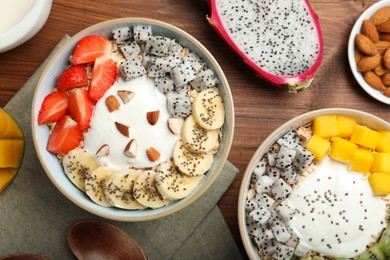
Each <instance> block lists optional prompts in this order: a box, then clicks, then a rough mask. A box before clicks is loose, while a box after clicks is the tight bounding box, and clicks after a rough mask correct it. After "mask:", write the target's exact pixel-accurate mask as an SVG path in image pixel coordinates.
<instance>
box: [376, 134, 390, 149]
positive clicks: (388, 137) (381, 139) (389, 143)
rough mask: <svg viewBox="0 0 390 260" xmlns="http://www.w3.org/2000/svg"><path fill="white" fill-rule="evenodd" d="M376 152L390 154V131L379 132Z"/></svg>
mask: <svg viewBox="0 0 390 260" xmlns="http://www.w3.org/2000/svg"><path fill="white" fill-rule="evenodd" d="M375 150H376V151H377V152H382V153H390V131H379V136H378V140H377V142H376V147H375Z"/></svg>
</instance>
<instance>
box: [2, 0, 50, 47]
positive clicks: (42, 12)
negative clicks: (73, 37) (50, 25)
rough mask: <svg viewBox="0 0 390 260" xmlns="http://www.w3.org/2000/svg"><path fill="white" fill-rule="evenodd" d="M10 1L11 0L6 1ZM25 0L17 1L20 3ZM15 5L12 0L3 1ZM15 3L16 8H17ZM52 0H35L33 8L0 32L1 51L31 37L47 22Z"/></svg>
mask: <svg viewBox="0 0 390 260" xmlns="http://www.w3.org/2000/svg"><path fill="white" fill-rule="evenodd" d="M5 2H9V1H5ZM22 2H23V1H16V3H17V4H18V5H20V4H21V3H22ZM3 4H9V5H13V4H12V3H11V2H9V3H3ZM17 4H15V6H16V7H15V8H17V7H18V6H17ZM51 5H52V0H35V2H34V4H33V5H32V7H31V9H30V10H29V11H28V12H27V13H26V15H25V16H24V17H23V18H22V19H21V20H20V21H19V22H18V23H16V24H15V25H14V26H12V27H11V28H9V29H8V30H6V31H4V32H0V53H1V52H6V51H8V50H11V49H13V48H15V47H17V46H19V45H21V44H23V43H24V42H26V41H28V40H29V39H31V38H32V37H33V36H34V35H35V34H36V33H38V32H39V30H40V29H41V28H42V27H43V25H44V24H45V22H46V20H47V18H48V17H49V13H50V10H51Z"/></svg>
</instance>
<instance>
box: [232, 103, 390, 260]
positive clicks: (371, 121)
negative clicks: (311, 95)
mask: <svg viewBox="0 0 390 260" xmlns="http://www.w3.org/2000/svg"><path fill="white" fill-rule="evenodd" d="M326 114H334V115H338V114H343V115H349V116H352V117H354V118H356V119H357V122H358V123H360V124H362V125H366V126H368V127H370V128H372V129H375V130H384V129H386V130H390V124H389V123H388V122H386V121H384V120H382V119H380V118H378V117H376V116H374V115H372V114H368V113H366V112H362V111H359V110H354V109H346V108H325V109H319V110H315V111H311V112H308V113H305V114H302V115H300V116H297V117H295V118H293V119H291V120H289V121H288V122H286V123H284V124H283V125H281V126H280V127H278V128H277V129H276V130H275V131H274V132H272V133H271V134H270V135H269V136H268V137H267V138H266V139H265V140H264V141H263V142H262V144H261V145H260V146H259V148H258V149H257V150H256V152H255V154H254V155H253V157H252V159H251V161H250V162H249V164H248V166H247V168H246V170H245V173H244V176H243V178H242V182H241V186H240V192H239V198H238V224H239V228H240V235H241V239H242V242H243V244H244V248H245V251H246V253H247V255H248V257H249V258H250V259H261V258H260V256H259V255H258V253H257V250H256V248H255V246H254V245H253V243H252V241H251V240H250V237H249V234H248V229H247V226H246V217H245V216H246V212H245V201H246V198H247V195H248V189H249V185H250V181H251V176H252V172H253V170H254V168H255V167H256V165H257V163H258V162H259V161H260V159H261V158H262V157H263V155H264V154H265V153H266V152H267V151H268V150H269V148H270V147H271V146H272V145H273V144H274V143H275V142H276V140H278V139H279V138H280V137H281V136H283V135H284V134H285V133H287V132H288V131H289V130H292V129H296V128H298V127H300V126H303V125H305V124H307V123H309V122H311V121H312V120H313V119H314V117H316V116H319V115H326Z"/></svg>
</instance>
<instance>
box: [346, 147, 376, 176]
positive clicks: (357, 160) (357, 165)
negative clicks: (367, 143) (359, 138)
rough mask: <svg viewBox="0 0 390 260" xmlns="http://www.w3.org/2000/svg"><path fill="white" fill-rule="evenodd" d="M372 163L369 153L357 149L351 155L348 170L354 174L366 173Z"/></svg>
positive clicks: (372, 157) (372, 159)
mask: <svg viewBox="0 0 390 260" xmlns="http://www.w3.org/2000/svg"><path fill="white" fill-rule="evenodd" d="M373 161H374V155H373V154H372V153H371V151H369V150H367V149H364V148H358V149H356V150H355V152H354V153H353V155H352V158H351V161H350V162H349V169H350V170H351V171H355V172H361V173H368V172H369V171H370V169H371V165H372V163H373Z"/></svg>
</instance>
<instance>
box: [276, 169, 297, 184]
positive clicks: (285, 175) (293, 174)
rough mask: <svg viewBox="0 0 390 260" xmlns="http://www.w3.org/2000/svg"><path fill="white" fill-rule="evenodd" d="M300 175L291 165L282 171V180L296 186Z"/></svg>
mask: <svg viewBox="0 0 390 260" xmlns="http://www.w3.org/2000/svg"><path fill="white" fill-rule="evenodd" d="M298 177H299V174H298V172H297V170H296V169H295V167H294V166H293V165H289V166H287V167H285V168H283V169H281V171H280V178H282V179H283V180H285V181H286V182H287V183H288V184H291V185H293V184H295V183H296V182H297V181H298Z"/></svg>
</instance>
